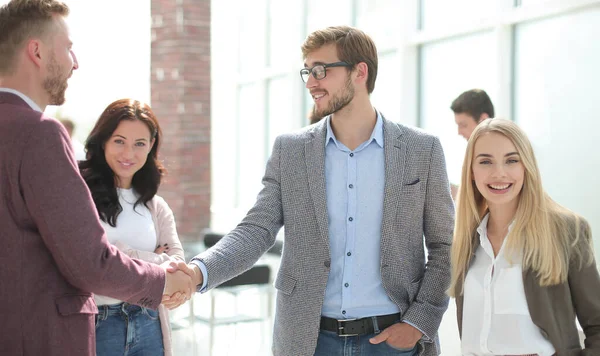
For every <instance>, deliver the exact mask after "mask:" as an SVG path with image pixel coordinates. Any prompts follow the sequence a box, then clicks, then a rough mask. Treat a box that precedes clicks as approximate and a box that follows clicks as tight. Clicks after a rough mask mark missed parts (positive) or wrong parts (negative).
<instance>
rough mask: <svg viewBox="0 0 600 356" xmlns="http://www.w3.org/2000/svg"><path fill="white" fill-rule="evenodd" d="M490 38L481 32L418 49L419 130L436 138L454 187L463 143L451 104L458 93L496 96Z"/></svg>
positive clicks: (458, 177) (494, 65)
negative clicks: (478, 91)
mask: <svg viewBox="0 0 600 356" xmlns="http://www.w3.org/2000/svg"><path fill="white" fill-rule="evenodd" d="M493 53H494V36H493V34H492V33H491V32H481V33H475V34H472V35H468V36H464V37H458V38H453V39H450V40H445V41H440V42H434V43H428V44H425V45H423V46H422V48H421V85H420V91H421V127H423V128H424V129H426V130H427V131H429V132H431V133H433V134H435V135H437V136H439V137H440V140H441V142H442V147H443V148H444V153H445V155H446V165H447V169H448V176H449V178H450V181H451V182H452V183H455V184H458V182H459V181H460V176H461V168H462V161H463V158H464V150H465V147H466V141H465V139H464V138H462V137H461V136H459V135H458V132H457V127H456V123H455V122H454V114H453V112H452V110H450V104H451V103H452V101H453V100H454V99H455V98H456V97H457V96H458V95H460V93H462V92H464V91H466V90H469V89H473V88H481V89H484V90H485V91H486V92H488V94H489V95H490V96H491V98H492V100H494V98H495V97H496V95H495V92H496V88H497V85H496V81H495V80H496V77H495V73H496V58H495V56H494V55H493Z"/></svg>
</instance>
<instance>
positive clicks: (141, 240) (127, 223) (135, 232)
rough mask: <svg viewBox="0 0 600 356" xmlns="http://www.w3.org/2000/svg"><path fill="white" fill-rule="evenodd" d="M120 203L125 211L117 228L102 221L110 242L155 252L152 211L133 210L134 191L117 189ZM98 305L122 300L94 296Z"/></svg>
mask: <svg viewBox="0 0 600 356" xmlns="http://www.w3.org/2000/svg"><path fill="white" fill-rule="evenodd" d="M117 193H118V195H119V203H120V204H121V207H122V208H123V211H121V213H120V214H119V216H118V217H117V226H116V227H112V226H110V225H109V224H107V223H105V222H104V221H101V224H102V227H103V228H104V231H105V232H106V237H107V238H108V242H110V243H111V244H113V245H114V244H115V243H116V242H117V241H120V242H123V243H125V244H127V245H129V246H131V247H132V248H134V249H136V250H142V251H150V252H153V251H154V250H155V249H156V243H157V235H156V229H155V228H154V222H153V221H152V215H151V213H150V210H148V208H147V207H146V206H145V205H144V204H139V205H138V206H136V207H135V210H133V205H134V204H135V202H136V200H137V199H138V195H137V194H136V193H135V192H134V191H133V189H122V188H117ZM94 299H95V301H96V305H109V304H119V303H121V301H120V300H118V299H114V298H110V297H106V296H102V295H96V294H94Z"/></svg>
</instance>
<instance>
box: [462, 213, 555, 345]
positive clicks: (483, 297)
mask: <svg viewBox="0 0 600 356" xmlns="http://www.w3.org/2000/svg"><path fill="white" fill-rule="evenodd" d="M488 218H489V214H488V215H486V216H485V218H484V219H483V221H482V222H481V224H480V225H479V227H478V228H477V231H478V232H479V240H480V241H479V242H480V246H479V247H478V248H477V250H476V251H475V256H474V257H473V261H472V263H471V265H470V267H469V270H468V272H467V276H466V278H465V290H464V306H463V323H462V354H463V355H465V356H484V355H485V356H489V355H525V354H538V355H540V356H551V355H553V354H554V347H553V346H552V344H551V343H550V341H548V340H547V339H546V338H544V336H543V335H542V333H541V331H540V329H539V328H538V327H537V326H536V325H535V324H534V323H533V321H532V320H531V315H530V314H529V307H528V306H527V300H526V298H525V289H524V287H523V268H522V265H521V256H511V258H508V257H509V256H507V255H506V254H505V251H504V246H505V244H504V243H502V247H501V248H500V251H499V252H498V256H496V257H495V258H494V251H493V249H492V244H491V243H490V241H489V239H488V236H487V223H488ZM511 228H512V224H511V226H510V227H509V231H510V229H511ZM505 241H506V240H505Z"/></svg>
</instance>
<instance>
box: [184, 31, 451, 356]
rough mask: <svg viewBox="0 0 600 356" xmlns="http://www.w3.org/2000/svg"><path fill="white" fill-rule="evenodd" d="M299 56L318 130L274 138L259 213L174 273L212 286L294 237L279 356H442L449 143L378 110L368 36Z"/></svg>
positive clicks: (340, 35)
mask: <svg viewBox="0 0 600 356" xmlns="http://www.w3.org/2000/svg"><path fill="white" fill-rule="evenodd" d="M302 53H303V56H304V59H305V63H304V68H303V69H302V70H301V71H300V74H301V77H302V79H303V80H304V82H305V83H306V88H307V89H308V90H309V91H310V94H311V96H312V97H313V99H314V104H315V108H314V114H315V116H317V117H323V119H322V120H321V121H320V122H319V123H317V124H315V125H311V126H308V127H307V128H304V129H303V130H301V131H299V132H296V133H292V134H285V135H281V136H279V137H278V138H277V139H276V141H275V144H274V147H273V152H272V155H271V158H270V159H269V162H268V165H267V169H266V173H265V176H264V178H263V185H264V188H263V189H262V191H261V192H260V194H259V196H258V199H257V201H256V203H255V205H254V207H253V208H252V209H251V210H250V211H249V212H248V214H247V215H246V217H245V218H244V219H243V220H242V222H241V223H240V224H239V225H238V226H237V227H236V228H235V229H234V230H233V231H231V232H230V233H229V234H227V235H226V236H225V237H223V239H222V240H221V241H220V242H219V243H218V244H217V245H216V246H214V247H213V248H211V249H209V250H208V251H206V252H204V253H202V254H200V255H198V256H197V257H195V258H194V259H193V260H192V262H191V263H190V265H188V266H186V265H185V264H181V265H180V266H179V268H181V269H184V270H186V271H187V272H188V273H190V274H192V275H193V276H194V278H195V281H194V282H195V283H196V284H197V285H198V290H199V291H204V290H207V289H210V288H214V287H216V286H218V285H219V284H221V283H223V282H225V281H226V280H228V279H231V278H233V277H234V276H236V275H238V274H240V273H242V272H244V271H245V270H247V269H249V268H251V267H252V265H253V264H254V263H255V262H256V261H257V260H258V258H259V257H260V256H261V255H262V254H263V253H265V252H266V251H267V250H268V249H269V248H270V247H271V246H272V245H273V244H274V242H275V236H276V235H277V233H278V231H279V229H280V228H281V227H282V226H285V243H284V249H283V254H282V259H281V264H280V270H279V273H278V275H277V278H276V281H275V288H276V289H277V291H278V293H277V310H276V316H275V326H274V336H273V353H274V354H275V355H286V356H287V355H323V356H324V355H327V356H329V355H359V354H360V355H405V356H408V355H417V354H419V355H426V356H434V355H439V353H440V347H439V341H438V337H437V330H438V327H439V324H440V322H441V319H442V315H443V314H444V312H445V310H446V308H447V306H448V298H447V296H446V293H445V291H446V289H447V287H448V285H449V279H450V266H449V264H450V256H449V251H450V244H451V239H452V229H453V223H454V207H453V203H452V199H451V198H450V189H449V184H448V179H447V175H446V169H445V163H444V162H445V161H444V156H443V152H442V148H441V145H440V142H439V140H438V139H437V138H435V137H433V136H431V135H429V134H426V133H424V132H422V131H419V130H417V129H414V128H409V127H406V126H404V125H400V124H396V123H393V122H391V121H388V120H387V119H385V118H384V117H383V115H382V113H380V112H378V111H377V110H375V108H373V106H372V105H371V102H370V98H369V95H370V93H371V92H372V91H373V89H374V87H375V78H376V76H377V49H376V47H375V44H374V43H373V41H372V40H371V38H370V37H369V36H367V35H366V34H365V33H363V32H362V31H360V30H358V29H355V28H351V27H346V26H340V27H329V28H326V29H323V30H319V31H315V32H313V33H312V34H310V35H309V36H308V38H307V39H306V41H305V42H304V44H303V46H302ZM424 245H425V246H426V248H427V249H425V247H424ZM425 253H427V254H428V255H427V258H426V257H425Z"/></svg>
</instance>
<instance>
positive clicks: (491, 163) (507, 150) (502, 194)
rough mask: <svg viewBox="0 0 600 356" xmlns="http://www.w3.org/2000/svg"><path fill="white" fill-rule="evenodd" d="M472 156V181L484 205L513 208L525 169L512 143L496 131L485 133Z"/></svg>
mask: <svg viewBox="0 0 600 356" xmlns="http://www.w3.org/2000/svg"><path fill="white" fill-rule="evenodd" d="M473 157H474V159H473V164H472V167H471V169H472V170H473V180H474V182H475V186H476V187H477V190H479V192H480V193H481V195H482V196H483V197H484V198H485V200H486V202H487V204H488V206H489V207H490V208H493V207H494V206H498V207H499V206H508V207H510V208H511V209H514V210H515V211H516V208H517V206H518V202H519V194H520V193H521V189H522V188H523V181H524V179H525V168H524V166H523V163H522V162H521V157H520V156H519V153H518V152H517V149H516V147H515V145H514V144H513V142H512V141H511V140H509V139H508V138H507V137H506V136H504V135H502V134H500V133H497V132H488V133H485V134H483V135H482V136H481V137H479V138H478V139H477V142H475V147H474V155H473Z"/></svg>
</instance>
